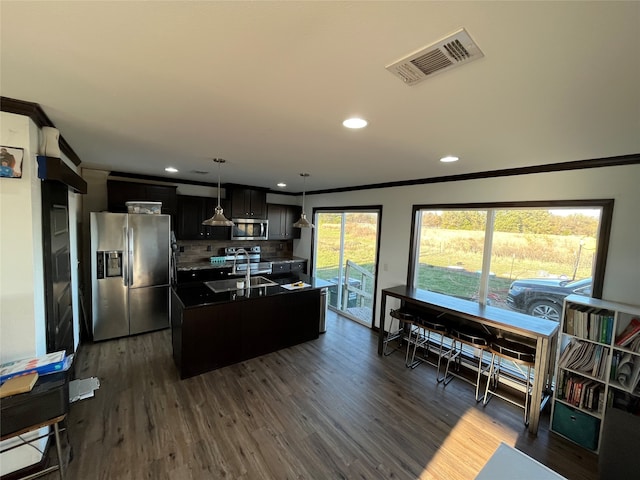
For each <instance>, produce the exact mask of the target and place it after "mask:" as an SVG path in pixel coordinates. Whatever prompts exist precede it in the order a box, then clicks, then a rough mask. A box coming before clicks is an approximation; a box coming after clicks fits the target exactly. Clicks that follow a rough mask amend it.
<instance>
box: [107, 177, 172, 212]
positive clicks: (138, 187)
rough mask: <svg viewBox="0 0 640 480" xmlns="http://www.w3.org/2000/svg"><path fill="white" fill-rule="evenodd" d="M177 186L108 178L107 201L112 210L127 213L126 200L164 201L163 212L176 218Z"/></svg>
mask: <svg viewBox="0 0 640 480" xmlns="http://www.w3.org/2000/svg"><path fill="white" fill-rule="evenodd" d="M176 190H177V187H176V186H173V185H153V184H147V183H137V182H123V181H120V180H107V202H108V208H109V211H110V212H116V213H127V205H126V202H132V201H136V200H139V201H143V202H162V213H166V214H168V215H171V216H172V220H173V219H175V215H176V213H177V209H178V208H177V203H178V200H177V193H176Z"/></svg>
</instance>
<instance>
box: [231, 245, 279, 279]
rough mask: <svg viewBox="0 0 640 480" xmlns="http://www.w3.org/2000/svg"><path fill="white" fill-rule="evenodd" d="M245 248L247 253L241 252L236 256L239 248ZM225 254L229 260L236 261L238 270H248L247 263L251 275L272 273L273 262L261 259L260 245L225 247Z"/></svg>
mask: <svg viewBox="0 0 640 480" xmlns="http://www.w3.org/2000/svg"><path fill="white" fill-rule="evenodd" d="M242 249H243V250H245V251H246V252H247V254H246V255H245V254H244V253H240V254H238V255H237V257H236V252H237V251H238V250H242ZM224 254H225V256H226V260H227V261H228V262H233V261H234V260H235V261H236V271H237V272H246V271H247V265H248V266H249V270H250V273H251V275H258V274H265V273H271V271H272V264H271V262H265V261H262V260H261V259H260V247H259V246H255V247H226V248H225V249H224ZM247 257H249V258H248V259H247Z"/></svg>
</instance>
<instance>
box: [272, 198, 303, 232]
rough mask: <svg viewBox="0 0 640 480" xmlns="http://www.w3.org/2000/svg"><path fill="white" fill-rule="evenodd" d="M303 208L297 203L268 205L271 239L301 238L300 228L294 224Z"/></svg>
mask: <svg viewBox="0 0 640 480" xmlns="http://www.w3.org/2000/svg"><path fill="white" fill-rule="evenodd" d="M300 212H301V208H300V207H297V206H295V205H278V204H273V203H269V204H268V205H267V219H268V220H269V240H291V239H292V238H300V229H299V228H293V224H294V223H295V221H296V220H297V219H298V217H300Z"/></svg>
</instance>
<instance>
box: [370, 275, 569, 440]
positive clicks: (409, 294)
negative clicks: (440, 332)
mask: <svg viewBox="0 0 640 480" xmlns="http://www.w3.org/2000/svg"><path fill="white" fill-rule="evenodd" d="M387 297H392V298H397V299H399V300H400V301H401V302H402V304H403V305H413V306H414V307H417V308H427V309H429V310H432V311H436V312H441V313H446V314H449V315H451V316H452V317H457V318H461V319H464V320H467V321H471V322H475V323H478V324H481V325H486V326H487V327H489V328H491V329H494V330H500V331H502V332H509V333H512V334H515V335H518V336H521V337H525V338H530V339H532V340H534V341H535V344H536V361H535V366H534V370H535V375H534V381H533V388H532V390H531V405H539V408H531V410H530V413H529V432H531V433H533V434H537V432H538V423H539V420H540V410H541V409H542V408H543V407H544V404H545V401H546V396H545V391H546V392H550V391H551V382H552V379H553V378H552V377H553V361H552V352H553V351H554V350H555V344H556V341H557V334H558V328H559V325H558V323H557V322H553V321H551V320H544V319H541V318H535V317H530V316H529V315H524V314H521V313H518V312H513V311H510V310H504V309H501V308H497V307H490V306H484V305H480V304H479V303H476V302H471V301H469V300H462V299H459V298H455V297H450V296H447V295H442V294H439V293H434V292H429V291H426V290H418V289H415V288H409V287H407V286H406V285H398V286H397V287H391V288H385V289H383V290H382V297H381V299H380V329H379V330H378V355H382V352H383V346H384V336H385V320H386V318H387V312H386V310H387V306H386V303H387ZM547 396H548V395H547Z"/></svg>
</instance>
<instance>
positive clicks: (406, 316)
mask: <svg viewBox="0 0 640 480" xmlns="http://www.w3.org/2000/svg"><path fill="white" fill-rule="evenodd" d="M389 315H391V318H395V319H397V320H398V329H397V330H393V329H392V325H393V320H392V321H391V323H392V325H389V332H388V333H387V336H386V338H385V339H384V342H383V349H382V353H383V354H384V355H385V356H387V355H391V354H392V353H393V352H395V351H396V350H398V349H399V348H400V347H401V346H402V341H403V340H404V338H405V324H406V323H407V322H408V321H413V315H412V314H411V313H408V312H405V311H402V310H400V309H399V308H398V309H395V310H394V309H391V310H390V312H389ZM394 340H397V341H398V345H397V346H396V348H394V349H393V350H391V351H387V345H388V344H389V343H391V342H393V341H394Z"/></svg>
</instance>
